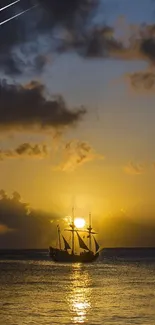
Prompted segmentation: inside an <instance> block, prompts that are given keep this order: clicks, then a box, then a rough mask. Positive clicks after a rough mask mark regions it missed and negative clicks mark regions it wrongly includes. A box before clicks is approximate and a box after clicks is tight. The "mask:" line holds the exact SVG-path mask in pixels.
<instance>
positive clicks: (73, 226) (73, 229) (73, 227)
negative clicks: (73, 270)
mask: <svg viewBox="0 0 155 325" xmlns="http://www.w3.org/2000/svg"><path fill="white" fill-rule="evenodd" d="M71 228H72V254H74V231H75V225H74V207H73V208H72V223H71Z"/></svg>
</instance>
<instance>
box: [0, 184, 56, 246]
mask: <svg viewBox="0 0 155 325" xmlns="http://www.w3.org/2000/svg"><path fill="white" fill-rule="evenodd" d="M58 220H59V221H60V224H61V222H62V221H61V218H60V216H58V215H56V214H54V213H51V214H50V213H49V214H48V213H46V212H42V211H38V210H34V209H32V208H30V206H29V205H28V204H27V203H25V202H22V200H21V197H20V194H19V193H18V192H14V193H13V194H12V197H9V196H8V195H7V194H6V193H5V191H4V190H1V191H0V247H1V248H48V246H49V245H50V244H51V242H52V241H53V240H54V239H55V237H56V232H55V229H56V224H57V223H58ZM51 222H52V223H51Z"/></svg>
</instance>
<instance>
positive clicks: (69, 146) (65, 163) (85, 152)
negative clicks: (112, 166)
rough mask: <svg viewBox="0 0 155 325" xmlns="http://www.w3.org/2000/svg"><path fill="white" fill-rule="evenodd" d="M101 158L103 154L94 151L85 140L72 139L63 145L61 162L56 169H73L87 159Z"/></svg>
mask: <svg viewBox="0 0 155 325" xmlns="http://www.w3.org/2000/svg"><path fill="white" fill-rule="evenodd" d="M103 158H104V157H103V156H101V155H99V154H97V153H95V151H94V150H93V148H92V147H91V146H90V145H89V144H88V143H87V142H83V141H77V140H74V141H73V140H72V141H69V142H67V143H66V144H65V145H64V147H63V149H62V162H61V163H60V164H59V166H58V167H57V168H56V169H58V170H62V171H74V170H75V169H76V168H78V167H79V166H82V165H83V164H85V163H87V162H89V161H93V160H96V159H103Z"/></svg>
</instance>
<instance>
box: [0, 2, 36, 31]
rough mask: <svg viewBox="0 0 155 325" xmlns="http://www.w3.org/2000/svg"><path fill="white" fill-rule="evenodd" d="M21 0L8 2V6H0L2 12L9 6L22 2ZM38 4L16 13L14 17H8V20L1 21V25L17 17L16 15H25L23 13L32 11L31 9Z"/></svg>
mask: <svg viewBox="0 0 155 325" xmlns="http://www.w3.org/2000/svg"><path fill="white" fill-rule="evenodd" d="M20 1H21V0H16V1H14V2H12V3H10V4H8V5H7V6H5V7H2V8H0V12H1V11H3V10H5V9H7V8H9V7H11V6H13V5H15V4H16V3H17V2H20ZM37 6H38V5H34V6H32V7H30V8H28V9H26V10H23V11H21V12H19V13H17V14H16V15H14V16H12V17H10V18H8V19H6V20H3V21H2V22H0V26H1V25H4V24H6V23H7V22H9V21H10V20H12V19H15V18H16V17H19V16H21V15H23V14H24V13H26V12H27V11H30V10H31V9H33V8H35V7H37Z"/></svg>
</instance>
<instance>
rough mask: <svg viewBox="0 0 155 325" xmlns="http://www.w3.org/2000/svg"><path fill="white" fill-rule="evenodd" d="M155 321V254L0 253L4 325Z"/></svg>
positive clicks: (0, 306)
mask: <svg viewBox="0 0 155 325" xmlns="http://www.w3.org/2000/svg"><path fill="white" fill-rule="evenodd" d="M27 324H29V325H42V324H44V325H48V324H50V325H55V324H63V325H71V324H90V325H99V324H100V325H112V324H116V325H128V324H140V325H145V324H148V325H155V259H151V260H150V259H149V260H147V259H146V258H144V259H143V258H140V259H137V260H136V259H135V258H134V259H133V260H132V258H131V257H130V259H129V260H126V259H125V258H123V259H111V258H109V259H108V258H107V257H106V258H105V259H104V258H103V257H101V258H100V260H99V261H98V262H95V263H94V264H87V265H82V264H71V265H68V264H59V263H58V264H56V263H53V262H52V261H51V260H50V259H49V257H48V255H47V252H37V253H36V254H35V252H33V254H32V253H30V252H29V253H27V254H25V253H22V252H21V253H20V254H19V252H18V254H13V253H10V255H9V254H6V253H5V254H4V253H3V254H2V255H1V257H0V325H27Z"/></svg>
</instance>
